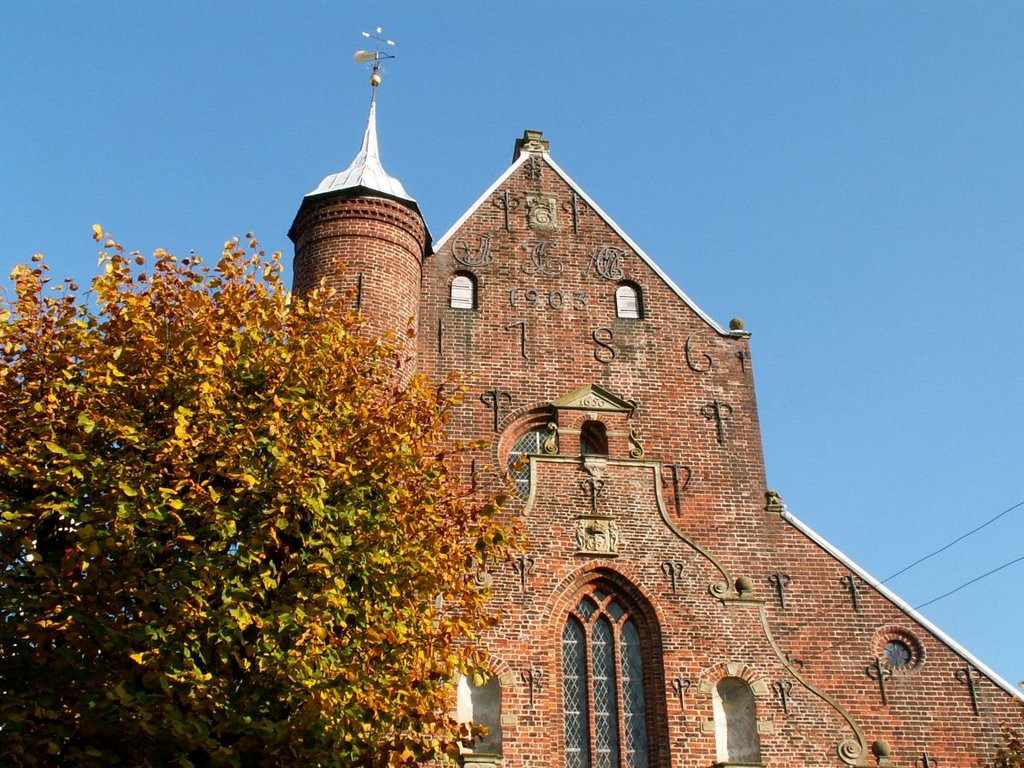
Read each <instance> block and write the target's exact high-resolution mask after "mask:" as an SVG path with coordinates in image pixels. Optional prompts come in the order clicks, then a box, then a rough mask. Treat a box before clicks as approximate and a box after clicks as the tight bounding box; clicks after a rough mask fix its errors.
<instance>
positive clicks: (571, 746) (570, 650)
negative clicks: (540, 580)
mask: <svg viewBox="0 0 1024 768" xmlns="http://www.w3.org/2000/svg"><path fill="white" fill-rule="evenodd" d="M643 669H644V659H643V652H642V642H641V634H640V629H639V628H638V624H637V620H636V617H634V616H633V615H632V614H631V612H630V611H629V609H628V608H627V607H626V604H625V603H624V602H623V601H622V600H621V599H619V598H618V597H617V596H616V595H615V594H613V593H612V592H611V591H610V589H606V588H605V586H604V585H603V584H602V583H600V582H599V583H597V584H595V585H594V586H592V587H591V588H590V589H588V590H587V591H586V593H585V594H584V595H583V596H582V597H581V598H580V599H579V602H577V604H576V607H575V608H574V609H573V610H572V611H571V612H570V614H569V616H568V618H567V619H566V621H565V626H564V627H563V629H562V708H563V715H564V720H565V765H566V767H567V768H647V764H648V751H649V750H648V730H647V721H648V717H647V709H646V704H645V701H646V700H645V697H644V681H643Z"/></svg>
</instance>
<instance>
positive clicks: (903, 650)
mask: <svg viewBox="0 0 1024 768" xmlns="http://www.w3.org/2000/svg"><path fill="white" fill-rule="evenodd" d="M884 653H885V660H886V661H887V662H889V666H891V667H893V668H896V669H898V668H900V667H905V666H907V665H908V664H910V659H911V658H912V657H913V653H912V652H911V650H910V648H909V647H908V646H907V644H906V643H904V642H901V641H899V640H890V641H889V642H887V643H886V644H885V650H884Z"/></svg>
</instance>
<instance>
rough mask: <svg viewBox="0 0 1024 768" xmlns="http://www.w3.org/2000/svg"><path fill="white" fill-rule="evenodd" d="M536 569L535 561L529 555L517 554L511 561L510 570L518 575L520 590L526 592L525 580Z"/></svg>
mask: <svg viewBox="0 0 1024 768" xmlns="http://www.w3.org/2000/svg"><path fill="white" fill-rule="evenodd" d="M536 571H537V561H536V559H534V558H532V557H530V556H529V555H518V556H517V557H516V558H515V559H514V560H513V561H512V572H513V573H515V574H516V575H517V576H519V591H520V592H526V580H527V579H528V578H529V577H530V576H532V575H533V574H534V573H536Z"/></svg>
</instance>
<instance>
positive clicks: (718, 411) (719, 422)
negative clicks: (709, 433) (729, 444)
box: [700, 400, 733, 445]
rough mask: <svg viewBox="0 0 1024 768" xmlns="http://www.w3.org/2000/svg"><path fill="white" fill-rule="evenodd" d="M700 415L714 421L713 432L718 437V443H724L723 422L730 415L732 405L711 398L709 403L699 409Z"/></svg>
mask: <svg viewBox="0 0 1024 768" xmlns="http://www.w3.org/2000/svg"><path fill="white" fill-rule="evenodd" d="M700 412H701V415H702V416H703V417H704V418H705V419H707V420H708V421H712V420H713V421H714V422H715V434H716V436H717V438H718V444H719V445H724V444H725V422H726V421H727V420H728V419H729V418H730V417H731V416H732V413H733V410H732V406H731V405H729V404H728V403H722V402H719V401H718V400H712V401H711V402H710V403H708V404H707V405H705V406H704V407H702V408H701V409H700Z"/></svg>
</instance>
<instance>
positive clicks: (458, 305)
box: [450, 272, 476, 309]
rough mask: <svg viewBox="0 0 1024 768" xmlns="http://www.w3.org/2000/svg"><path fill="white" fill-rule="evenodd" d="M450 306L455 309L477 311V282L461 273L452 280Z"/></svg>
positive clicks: (470, 276)
mask: <svg viewBox="0 0 1024 768" xmlns="http://www.w3.org/2000/svg"><path fill="white" fill-rule="evenodd" d="M450 305H451V307H452V308H453V309H476V281H475V280H474V279H473V276H472V275H468V274H466V273H465V272H460V273H459V274H457V275H455V277H453V278H452V292H451V302H450Z"/></svg>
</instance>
